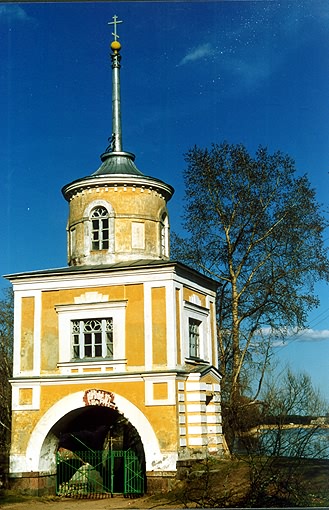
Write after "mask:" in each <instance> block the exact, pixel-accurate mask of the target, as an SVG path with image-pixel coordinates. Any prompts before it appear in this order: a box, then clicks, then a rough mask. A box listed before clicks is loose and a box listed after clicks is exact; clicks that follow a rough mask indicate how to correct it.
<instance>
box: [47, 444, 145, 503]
mask: <svg viewBox="0 0 329 510" xmlns="http://www.w3.org/2000/svg"><path fill="white" fill-rule="evenodd" d="M56 463H57V482H56V493H57V494H58V495H61V496H66V497H76V498H91V497H97V498H101V497H109V496H113V494H124V496H126V497H138V496H141V495H142V494H144V479H145V473H144V471H143V469H142V466H141V463H140V460H139V458H138V457H137V455H136V453H135V452H134V451H133V450H112V451H111V450H101V451H92V450H88V451H77V452H72V451H69V450H65V451H64V452H63V451H59V452H57V454H56Z"/></svg>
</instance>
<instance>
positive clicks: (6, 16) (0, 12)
mask: <svg viewBox="0 0 329 510" xmlns="http://www.w3.org/2000/svg"><path fill="white" fill-rule="evenodd" d="M1 20H4V21H33V18H32V17H31V16H29V15H28V14H27V12H26V11H25V10H24V9H23V8H22V7H21V6H20V5H18V4H2V5H0V21H1Z"/></svg>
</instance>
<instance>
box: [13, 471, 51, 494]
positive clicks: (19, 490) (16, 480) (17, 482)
mask: <svg viewBox="0 0 329 510" xmlns="http://www.w3.org/2000/svg"><path fill="white" fill-rule="evenodd" d="M8 482H9V489H10V490H12V491H14V492H15V493H16V494H22V495H26V496H53V495H55V494H56V475H55V474H54V475H49V474H44V473H39V472H29V473H11V474H10V475H9V480H8Z"/></svg>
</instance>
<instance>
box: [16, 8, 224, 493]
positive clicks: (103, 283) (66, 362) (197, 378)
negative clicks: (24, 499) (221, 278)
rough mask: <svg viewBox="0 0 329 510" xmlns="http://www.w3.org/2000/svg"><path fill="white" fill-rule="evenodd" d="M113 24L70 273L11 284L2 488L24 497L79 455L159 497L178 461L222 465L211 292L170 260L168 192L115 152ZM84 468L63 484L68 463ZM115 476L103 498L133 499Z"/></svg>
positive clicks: (206, 282)
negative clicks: (104, 94) (97, 459)
mask: <svg viewBox="0 0 329 510" xmlns="http://www.w3.org/2000/svg"><path fill="white" fill-rule="evenodd" d="M116 23H118V22H117V18H116V17H114V28H115V38H114V41H113V42H112V44H111V49H112V55H111V59H112V73H113V96H112V99H113V101H112V104H113V119H112V121H113V136H112V140H111V144H110V146H109V147H108V149H107V150H106V151H105V153H104V154H103V155H102V156H101V165H100V167H99V168H98V170H96V171H95V172H94V173H92V174H91V175H88V176H86V177H83V178H81V179H78V180H75V181H74V182H71V183H70V184H67V185H66V186H64V188H63V190H62V191H63V195H64V197H65V199H66V200H67V202H68V204H69V219H68V224H67V250H68V267H65V268H60V269H49V270H42V271H34V272H27V273H21V274H13V275H8V276H7V278H8V279H9V281H10V282H11V283H12V285H13V288H14V294H15V327H14V330H15V333H14V372H13V378H12V380H11V384H12V411H13V415H12V446H11V454H10V477H11V482H12V487H13V488H14V489H15V490H17V491H24V492H28V493H31V494H45V493H52V492H54V491H55V487H56V484H57V491H62V489H63V487H64V485H65V487H67V486H69V484H70V483H73V481H76V480H77V479H78V478H77V477H78V475H77V473H82V472H85V471H86V469H87V468H86V466H89V465H90V464H91V461H88V464H87V463H86V462H87V461H86V460H85V459H84V452H85V453H86V454H87V452H96V451H103V452H104V455H105V454H106V455H107V453H106V452H109V451H111V452H112V451H113V449H114V450H115V451H116V452H119V453H120V452H127V451H128V450H129V451H130V452H133V454H134V455H135V459H137V464H138V466H139V467H138V468H135V471H136V472H138V476H140V477H142V478H143V480H144V481H146V482H147V487H148V488H149V489H154V488H156V487H164V481H166V480H168V479H170V478H173V477H174V476H175V472H176V468H177V461H179V460H180V459H189V458H197V457H203V456H205V455H206V454H208V453H211V454H221V453H222V451H223V436H222V427H221V409H220V381H221V376H220V374H219V372H218V362H217V358H218V353H217V339H216V318H215V299H216V287H217V284H216V283H215V282H214V281H213V280H211V279H209V278H207V277H205V276H203V275H202V274H200V273H198V272H197V271H195V270H193V269H190V268H188V267H186V266H185V265H183V264H180V263H178V262H174V261H171V260H170V257H169V216H168V210H167V202H168V201H169V200H170V198H171V197H172V195H173V192H174V190H173V188H172V187H171V186H170V185H168V184H166V183H165V182H162V181H160V180H158V179H156V178H153V177H148V176H145V175H143V174H142V173H141V172H140V171H139V170H138V169H137V167H136V166H135V163H134V156H133V155H132V154H131V153H128V152H124V151H123V149H122V139H121V112H120V59H121V55H120V48H121V46H120V44H119V42H118V41H117V36H116ZM58 452H59V455H58ZM119 453H118V455H119ZM104 455H103V457H102V459H103V460H102V469H101V468H100V471H101V470H104V469H105V468H104V465H105V464H104V462H105V460H104V459H105V458H106V455H105V457H104ZM81 458H82V461H81V468H80V469H79V471H77V473H75V474H74V476H72V477H71V479H70V480H69V479H68V475H65V473H64V471H63V469H64V467H65V465H64V464H65V462H66V463H67V464H69V459H75V460H76V461H77V462H78V460H79V462H80V460H81ZM64 461H65V462H64ZM122 465H123V464H122V463H121V464H120V466H121V467H120V466H119V464H117V465H116V467H114V468H113V471H111V473H110V475H111V477H112V478H111V483H112V485H111V487H109V486H106V487H105V488H103V491H105V490H106V491H114V492H125V490H128V489H124V486H123V483H126V482H122V477H123V475H122V469H123V468H122ZM62 468H63V469H62ZM70 469H71V470H72V466H71V467H70ZM111 469H112V468H111ZM59 470H61V477H62V478H61V479H60V480H59ZM120 470H121V471H120ZM63 473H64V474H63ZM120 473H121V474H120ZM65 476H66V478H65ZM120 477H121V478H120ZM119 478H120V480H121V481H120V480H119ZM99 479H100V474H99V473H98V474H97V480H99ZM113 480H114V481H113ZM64 482H65V484H64ZM95 483H96V482H95ZM132 490H133V489H132ZM141 490H143V489H141ZM144 490H145V487H144ZM128 492H129V491H128Z"/></svg>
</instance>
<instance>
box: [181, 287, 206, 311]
mask: <svg viewBox="0 0 329 510" xmlns="http://www.w3.org/2000/svg"><path fill="white" fill-rule="evenodd" d="M193 295H196V296H198V298H199V299H200V304H201V306H204V307H205V306H206V296H205V295H204V294H202V293H201V292H197V291H195V290H192V289H190V288H188V287H184V289H183V299H184V301H189V300H190V297H192V296H193Z"/></svg>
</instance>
